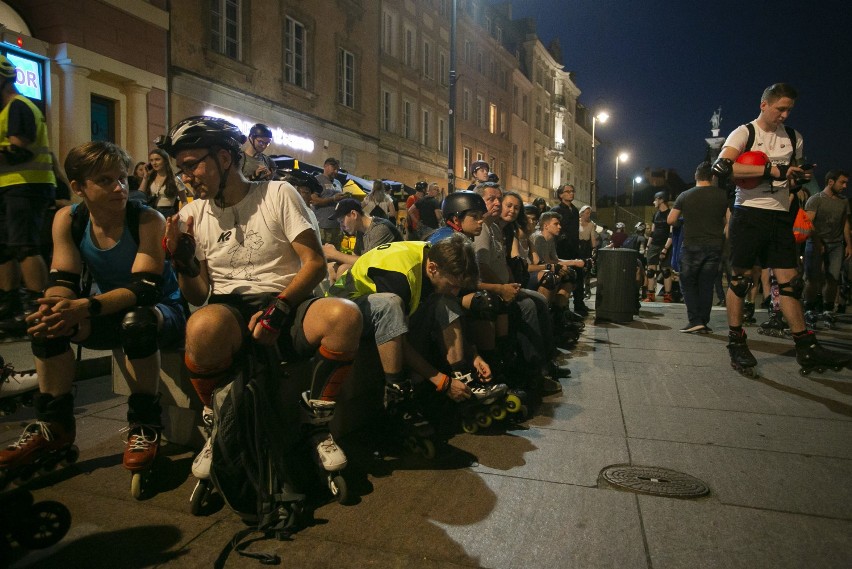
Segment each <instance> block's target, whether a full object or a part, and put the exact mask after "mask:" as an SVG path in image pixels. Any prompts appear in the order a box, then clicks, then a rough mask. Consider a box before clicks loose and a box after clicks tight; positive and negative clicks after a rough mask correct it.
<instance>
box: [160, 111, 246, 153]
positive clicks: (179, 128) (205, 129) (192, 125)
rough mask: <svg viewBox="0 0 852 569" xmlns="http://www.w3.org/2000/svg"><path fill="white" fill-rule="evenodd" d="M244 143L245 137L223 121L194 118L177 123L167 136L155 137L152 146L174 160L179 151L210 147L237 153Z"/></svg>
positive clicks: (213, 118) (212, 118) (234, 126)
mask: <svg viewBox="0 0 852 569" xmlns="http://www.w3.org/2000/svg"><path fill="white" fill-rule="evenodd" d="M245 141H246V135H244V134H243V133H242V132H241V131H240V129H239V128H237V126H236V125H233V124H231V123H229V122H228V121H226V120H225V119H220V118H216V117H207V116H194V117H189V118H186V119H183V120H182V121H180V122H179V123H177V124H176V125H175V126H173V127H172V129H171V130H170V131H169V134H167V135H165V136H159V137H157V140H155V141H154V144H156V145H157V148H161V149H163V150H165V151H166V153H167V154H168V155H169V156H171V157H172V158H174V157H175V156H176V155H177V153H178V152H180V151H181V150H188V149H191V148H210V147H211V146H221V147H222V148H225V149H227V150H230V151H232V152H234V153H239V152H240V149H241V148H242V146H243V144H244V143H245Z"/></svg>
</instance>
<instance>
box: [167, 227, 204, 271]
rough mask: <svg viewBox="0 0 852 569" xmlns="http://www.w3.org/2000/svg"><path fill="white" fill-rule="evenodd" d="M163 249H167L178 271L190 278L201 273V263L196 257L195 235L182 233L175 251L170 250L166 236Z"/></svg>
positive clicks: (168, 255)
mask: <svg viewBox="0 0 852 569" xmlns="http://www.w3.org/2000/svg"><path fill="white" fill-rule="evenodd" d="M163 250H165V252H166V257H167V258H168V259H170V260H171V262H172V266H173V267H174V269H175V271H177V272H178V273H180V274H182V275H184V276H187V277H190V278H192V277H197V276H198V275H200V274H201V263H200V262H199V261H198V259H197V258H196V257H195V237H193V236H192V235H190V234H189V233H181V234H180V237H178V243H177V248H176V249H175V252H174V253H172V252H171V251H169V248H168V247H167V246H166V239H165V237H164V238H163Z"/></svg>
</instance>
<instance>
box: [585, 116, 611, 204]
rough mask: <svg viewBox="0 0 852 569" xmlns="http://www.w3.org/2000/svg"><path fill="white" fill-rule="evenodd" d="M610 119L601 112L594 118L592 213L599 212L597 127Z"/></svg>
mask: <svg viewBox="0 0 852 569" xmlns="http://www.w3.org/2000/svg"><path fill="white" fill-rule="evenodd" d="M608 119H609V115H608V114H606V113H605V112H603V111H602V112H600V113H598V114H596V115H594V116H593V117H592V180H591V184H589V185H590V186H591V190H592V191H591V202H592V204H591V205H592V211H597V203H598V182H597V179H596V178H597V176H596V175H595V148H596V146H597V145H596V144H595V125H596V124H597V123H601V124H603V123H605V122H606V121H607V120H608Z"/></svg>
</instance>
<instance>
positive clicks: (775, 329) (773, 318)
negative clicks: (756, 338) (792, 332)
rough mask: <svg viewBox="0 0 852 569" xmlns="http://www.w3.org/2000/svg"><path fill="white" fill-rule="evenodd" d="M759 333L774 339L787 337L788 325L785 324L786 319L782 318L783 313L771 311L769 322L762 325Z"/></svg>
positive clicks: (758, 330)
mask: <svg viewBox="0 0 852 569" xmlns="http://www.w3.org/2000/svg"><path fill="white" fill-rule="evenodd" d="M757 333H758V334H763V335H764V336H772V337H774V338H784V337H785V336H786V335H787V325H786V323H785V322H784V317H783V316H781V311H780V310H770V311H769V320H767V321H765V322H761V323H760V327H758V329H757Z"/></svg>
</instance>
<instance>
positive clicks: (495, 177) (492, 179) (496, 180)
mask: <svg viewBox="0 0 852 569" xmlns="http://www.w3.org/2000/svg"><path fill="white" fill-rule="evenodd" d="M488 181H489V182H493V183H495V184H499V183H500V177H499V176H498V175H497V174H495V173H494V172H489V173H488Z"/></svg>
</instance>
